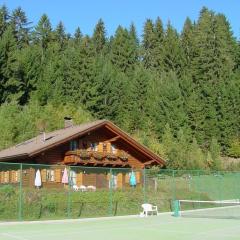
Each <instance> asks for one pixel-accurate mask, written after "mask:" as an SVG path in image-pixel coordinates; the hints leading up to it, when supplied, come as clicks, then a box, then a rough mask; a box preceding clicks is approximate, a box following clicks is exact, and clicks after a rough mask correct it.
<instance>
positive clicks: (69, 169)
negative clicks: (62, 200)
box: [67, 167, 71, 218]
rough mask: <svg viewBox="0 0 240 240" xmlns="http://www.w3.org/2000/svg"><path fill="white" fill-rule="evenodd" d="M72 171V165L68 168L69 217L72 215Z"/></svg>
mask: <svg viewBox="0 0 240 240" xmlns="http://www.w3.org/2000/svg"><path fill="white" fill-rule="evenodd" d="M70 171H71V167H69V168H68V194H67V196H68V198H67V216H68V218H70V217H71V192H70V189H71V186H70V185H71V179H70Z"/></svg>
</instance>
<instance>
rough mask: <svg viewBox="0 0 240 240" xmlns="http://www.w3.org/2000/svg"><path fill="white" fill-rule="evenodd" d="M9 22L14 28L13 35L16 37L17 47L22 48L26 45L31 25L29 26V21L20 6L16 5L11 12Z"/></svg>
mask: <svg viewBox="0 0 240 240" xmlns="http://www.w3.org/2000/svg"><path fill="white" fill-rule="evenodd" d="M10 24H11V25H12V27H13V29H14V35H15V37H16V40H17V44H18V47H19V48H22V47H24V46H26V45H28V44H29V40H30V39H29V38H30V36H29V32H30V29H31V27H29V24H30V22H28V19H27V17H26V14H25V12H24V11H23V10H22V9H21V7H18V8H17V9H15V10H14V11H13V12H12V16H11V21H10Z"/></svg>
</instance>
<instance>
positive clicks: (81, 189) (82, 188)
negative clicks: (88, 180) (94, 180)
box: [78, 185, 87, 192]
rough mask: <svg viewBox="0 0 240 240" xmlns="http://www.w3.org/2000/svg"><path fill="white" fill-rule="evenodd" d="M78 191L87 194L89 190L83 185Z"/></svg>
mask: <svg viewBox="0 0 240 240" xmlns="http://www.w3.org/2000/svg"><path fill="white" fill-rule="evenodd" d="M78 189H79V190H80V191H82V192H86V191H87V188H86V186H84V185H81V186H80V187H79V188H78Z"/></svg>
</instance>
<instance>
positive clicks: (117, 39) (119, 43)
mask: <svg viewBox="0 0 240 240" xmlns="http://www.w3.org/2000/svg"><path fill="white" fill-rule="evenodd" d="M137 57H138V56H137V46H136V44H135V43H134V41H133V39H132V38H131V37H130V34H129V32H128V30H127V29H124V28H122V27H121V26H119V27H118V28H117V30H116V33H115V36H114V38H113V40H112V44H111V62H112V64H113V65H115V66H116V67H118V68H119V70H121V71H122V72H127V71H128V70H132V69H134V67H135V64H136V62H137Z"/></svg>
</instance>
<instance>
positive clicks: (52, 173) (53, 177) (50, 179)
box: [47, 169, 55, 182]
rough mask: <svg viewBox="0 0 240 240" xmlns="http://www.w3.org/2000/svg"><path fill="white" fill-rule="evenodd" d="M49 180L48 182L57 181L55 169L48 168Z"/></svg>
mask: <svg viewBox="0 0 240 240" xmlns="http://www.w3.org/2000/svg"><path fill="white" fill-rule="evenodd" d="M47 181H48V182H54V181H55V175H54V170H52V169H47Z"/></svg>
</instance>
